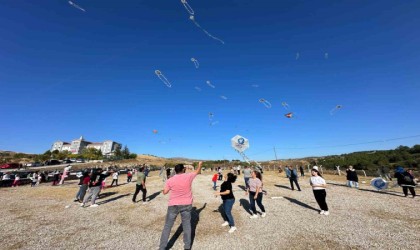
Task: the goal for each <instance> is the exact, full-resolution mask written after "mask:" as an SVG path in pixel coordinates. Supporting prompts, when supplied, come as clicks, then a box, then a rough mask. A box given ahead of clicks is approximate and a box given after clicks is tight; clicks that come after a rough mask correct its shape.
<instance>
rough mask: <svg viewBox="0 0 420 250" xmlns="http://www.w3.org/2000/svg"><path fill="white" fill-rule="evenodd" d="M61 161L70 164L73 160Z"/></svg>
mask: <svg viewBox="0 0 420 250" xmlns="http://www.w3.org/2000/svg"><path fill="white" fill-rule="evenodd" d="M61 163H62V164H68V163H72V161H71V160H63V161H61Z"/></svg>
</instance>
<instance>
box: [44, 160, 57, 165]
mask: <svg viewBox="0 0 420 250" xmlns="http://www.w3.org/2000/svg"><path fill="white" fill-rule="evenodd" d="M60 164H61V162H60V161H59V160H49V161H46V162H45V165H47V166H51V165H60Z"/></svg>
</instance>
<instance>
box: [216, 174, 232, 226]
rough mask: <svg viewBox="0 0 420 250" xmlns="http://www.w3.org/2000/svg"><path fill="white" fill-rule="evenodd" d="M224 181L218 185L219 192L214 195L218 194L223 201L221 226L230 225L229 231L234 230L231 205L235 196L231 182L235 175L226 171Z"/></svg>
mask: <svg viewBox="0 0 420 250" xmlns="http://www.w3.org/2000/svg"><path fill="white" fill-rule="evenodd" d="M224 179H225V181H224V182H223V183H222V185H221V186H220V192H216V193H215V195H216V196H217V195H220V196H221V197H222V201H223V212H222V216H223V219H224V220H225V222H224V223H223V224H222V227H226V226H230V229H229V233H233V232H235V231H236V227H235V221H234V220H233V216H232V207H233V204H234V203H235V196H234V195H233V190H232V183H234V182H235V181H236V175H234V174H232V173H228V174H227V175H226V176H225V177H224Z"/></svg>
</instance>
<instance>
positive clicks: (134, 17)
mask: <svg viewBox="0 0 420 250" xmlns="http://www.w3.org/2000/svg"><path fill="white" fill-rule="evenodd" d="M74 2H75V3H76V4H78V5H80V6H81V7H83V8H84V9H85V10H86V12H82V11H80V10H78V9H76V8H74V7H72V6H70V5H69V4H68V2H67V1H65V0H63V1H57V0H44V1H2V2H1V3H0V20H1V23H2V25H1V26H0V33H1V36H0V89H1V91H0V99H1V100H2V101H1V104H0V114H1V116H2V118H3V119H2V122H0V149H2V150H14V151H20V152H32V153H41V152H44V151H46V150H47V149H49V148H50V146H51V144H52V143H53V142H54V141H56V140H64V141H71V140H72V139H75V138H78V137H80V135H83V136H84V137H85V138H86V139H87V140H90V141H103V140H107V139H112V140H116V141H118V142H121V143H123V144H124V145H128V146H129V148H130V149H131V151H133V152H136V153H140V154H153V155H158V156H163V157H173V156H182V157H190V158H201V159H223V158H226V159H239V155H238V154H237V153H236V152H235V151H234V150H233V149H232V148H231V146H230V138H232V137H233V136H235V135H236V134H240V135H242V136H244V137H246V138H248V139H249V141H250V145H251V146H250V148H249V150H248V151H246V153H247V154H248V155H249V156H250V158H253V159H257V160H266V159H273V158H274V153H273V150H272V148H273V147H274V146H275V147H276V148H277V153H278V157H279V158H294V157H303V156H320V155H328V154H338V153H347V152H353V151H360V150H376V149H389V148H395V147H397V146H398V145H407V146H412V145H414V144H418V143H419V138H420V137H415V138H411V139H402V140H393V141H387V140H386V139H391V138H399V137H406V136H412V135H419V134H420V129H419V128H420V126H419V122H420V115H419V107H420V98H419V94H420V82H419V81H420V80H419V79H420V67H419V65H420V49H419V45H420V31H419V29H418V27H420V2H419V1H387V0H381V1H296V0H290V1H278V0H276V1H275V0H267V1H255V0H241V1H239V0H223V1H222V0H212V1H198V0H191V1H188V2H189V4H190V5H191V6H192V8H193V9H194V11H195V19H196V20H197V22H198V23H199V24H200V25H201V26H202V27H203V28H204V29H206V30H207V31H208V32H210V33H211V34H213V35H214V36H216V37H219V38H221V39H222V40H224V41H225V44H224V45H223V44H221V43H219V42H217V41H215V40H213V39H211V38H210V37H208V36H207V35H206V34H205V33H204V32H203V31H201V30H200V29H199V28H197V27H196V26H195V25H194V24H193V23H192V22H191V21H190V20H189V13H188V12H187V11H186V10H185V8H184V7H183V5H182V4H181V2H180V1H178V0H172V1H168V0H154V1H145V0H136V1H128V0H127V1H104V0H89V1H87V0H77V1H74ZM297 53H299V58H298V59H297V60H296V54H297ZM325 53H328V58H325ZM191 57H194V58H196V59H197V60H198V61H199V63H200V68H199V69H196V68H195V67H194V64H193V63H192V62H191V61H190V58H191ZM155 70H160V71H161V72H162V73H163V74H164V75H165V76H166V77H167V78H168V79H169V81H170V82H171V84H172V88H168V87H166V86H165V85H164V84H163V83H162V82H161V81H160V80H159V78H158V77H157V76H156V75H155V74H154V71H155ZM207 80H210V81H211V82H212V84H213V85H215V86H216V88H214V89H213V88H210V87H208V86H207V85H206V81H207ZM255 84H256V85H258V86H259V87H258V88H255V87H252V85H255ZM196 86H197V87H199V88H201V89H202V91H201V92H198V91H196V90H195V89H194V88H195V87H196ZM221 95H224V96H226V97H227V98H228V99H227V100H223V99H221V98H220V96H221ZM260 98H264V99H266V100H268V101H269V102H270V103H271V104H272V107H271V108H270V109H268V108H266V107H265V106H264V105H263V104H261V103H259V102H258V100H259V99H260ZM282 102H287V103H288V104H289V106H290V107H289V110H286V109H285V108H283V107H282V106H281V103H282ZM336 105H342V106H343V108H342V109H341V110H339V111H337V112H336V113H335V114H334V115H330V110H331V109H333V108H334V107H335V106H336ZM209 112H212V113H213V114H214V118H213V119H214V121H218V122H219V123H218V124H216V125H214V126H209V118H208V113H209ZM288 112H294V114H295V119H287V118H285V117H284V114H286V113H288ZM154 129H156V130H158V131H159V132H158V133H157V134H153V132H152V131H153V130H154ZM381 140H384V141H381ZM372 141H380V142H375V143H366V144H364V142H372ZM358 143H361V144H360V145H350V146H336V145H347V144H358Z"/></svg>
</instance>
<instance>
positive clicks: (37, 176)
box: [2, 162, 417, 249]
mask: <svg viewBox="0 0 420 250" xmlns="http://www.w3.org/2000/svg"><path fill="white" fill-rule="evenodd" d="M70 168H71V167H67V168H66V169H64V171H63V172H60V171H58V170H56V171H53V172H52V173H47V172H39V171H37V172H33V173H31V174H29V175H28V178H30V179H31V186H32V187H36V186H38V185H39V184H40V183H41V182H42V181H43V180H44V181H45V180H46V178H50V177H51V178H52V185H60V184H63V183H64V180H65V178H66V177H67V176H68V174H69V171H70ZM188 168H190V169H191V170H192V172H189V173H186V170H187V169H188ZM201 169H202V162H200V163H199V164H198V167H197V168H196V169H194V167H192V166H189V165H188V166H187V165H183V164H178V165H176V166H175V167H173V168H170V167H166V166H164V167H162V168H161V170H160V174H159V175H160V176H161V178H162V180H163V182H164V183H165V185H164V188H163V190H162V193H163V194H164V195H166V194H169V201H168V209H167V214H166V219H165V224H164V228H163V231H162V235H161V238H160V246H159V249H166V247H167V244H168V239H169V236H170V232H171V229H172V227H173V224H174V222H175V219H176V217H177V215H178V214H180V215H181V220H182V227H183V231H184V248H185V249H190V248H191V211H192V204H193V195H192V183H193V180H194V179H195V177H196V176H197V175H198V174H199V173H200V172H201ZM126 171H127V172H126V173H127V183H130V182H131V181H132V178H133V176H135V177H136V186H135V191H134V195H133V197H132V202H133V203H136V202H137V195H138V194H139V193H140V191H141V192H142V196H141V201H142V202H143V203H144V204H147V203H148V201H147V200H146V197H147V188H146V179H147V176H148V174H149V171H150V168H149V167H147V166H145V165H141V166H134V167H132V168H129V169H127V170H126ZM212 171H214V174H213V175H212V178H211V181H212V184H213V185H212V188H213V190H214V191H215V193H214V195H215V196H216V197H217V196H220V197H221V199H222V210H221V214H222V217H223V219H224V221H223V223H222V224H221V226H222V227H227V226H229V230H228V232H229V233H233V232H235V231H236V230H237V227H236V224H235V219H234V218H233V214H232V209H233V205H234V204H235V195H234V191H233V190H234V189H233V183H235V182H236V180H237V177H238V176H240V175H241V174H243V178H244V179H243V181H244V184H245V186H244V187H245V188H244V189H245V193H246V195H247V197H248V199H249V204H250V212H251V215H250V218H251V219H257V218H260V217H261V218H264V217H266V216H267V213H266V210H265V206H264V205H263V197H264V195H263V193H264V190H263V187H264V182H263V175H262V173H261V171H259V170H258V169H257V168H255V169H252V168H250V167H249V166H245V167H244V168H243V169H242V168H241V167H233V168H232V169H231V171H229V172H228V173H227V174H225V175H223V169H222V168H220V167H219V168H215V169H214V170H213V169H212ZM284 171H285V173H286V177H287V178H289V181H290V187H291V190H294V187H295V186H296V188H297V190H298V191H301V188H300V185H299V182H298V179H299V177H304V171H303V167H299V168H298V167H293V166H286V167H285V169H284ZM298 171H299V172H300V173H298ZM225 173H226V171H225ZM310 174H311V175H310V178H309V184H310V186H311V188H312V192H313V195H314V199H315V200H316V202H317V203H318V205H319V214H321V215H326V216H327V215H329V214H330V211H329V207H328V204H327V200H326V197H327V192H326V188H327V183H326V181H325V179H324V178H323V177H322V175H321V173H320V171H319V169H318V167H317V166H314V167H312V169H311V170H310ZM110 176H112V183H111V185H110V186H111V187H112V186H113V185H114V183H115V184H116V186H118V179H119V170H118V168H116V167H111V168H107V169H105V170H104V169H102V168H95V169H87V170H85V171H82V172H81V173H80V175H79V176H78V177H79V189H78V192H77V193H76V197H75V201H77V202H80V206H81V207H86V206H87V205H88V204H89V203H90V205H89V207H97V206H98V204H96V200H97V199H98V196H99V194H100V192H101V190H103V188H104V187H105V182H106V179H107V178H108V177H110ZM7 178H9V177H8V173H5V174H4V175H3V176H2V179H7ZM389 178H390V177H389ZM394 178H396V179H397V182H398V185H400V186H401V187H402V189H403V193H404V195H405V196H406V197H407V196H408V191H410V193H411V195H412V197H413V198H414V197H415V196H416V193H415V186H416V184H417V183H416V179H415V178H414V175H413V170H411V169H409V170H407V171H406V170H404V169H403V168H402V167H397V168H396V169H395V175H394ZM19 180H20V178H19V175H18V174H17V175H16V176H15V177H14V182H13V186H18V185H19ZM218 181H223V182H222V184H221V185H220V189H219V190H217V182H218ZM346 181H347V183H346V184H347V186H348V187H354V188H359V178H358V175H357V172H356V170H355V169H354V168H353V166H348V168H347V170H346ZM257 206H258V208H259V210H260V212H258V211H257Z"/></svg>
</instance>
